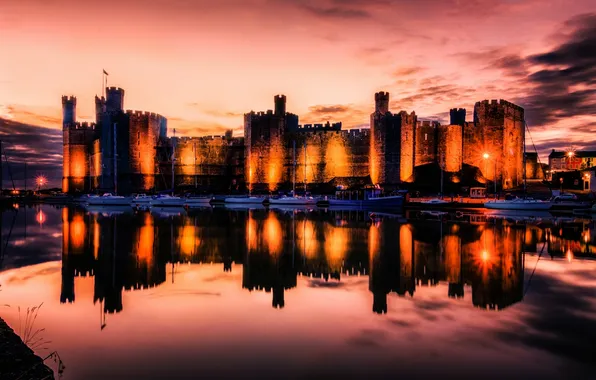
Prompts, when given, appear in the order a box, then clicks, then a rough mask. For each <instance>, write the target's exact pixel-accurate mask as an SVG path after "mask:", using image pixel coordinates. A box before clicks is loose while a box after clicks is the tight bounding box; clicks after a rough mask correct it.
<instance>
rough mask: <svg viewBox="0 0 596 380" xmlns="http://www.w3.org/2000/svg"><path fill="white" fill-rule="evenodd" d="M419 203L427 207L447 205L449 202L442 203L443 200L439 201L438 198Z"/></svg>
mask: <svg viewBox="0 0 596 380" xmlns="http://www.w3.org/2000/svg"><path fill="white" fill-rule="evenodd" d="M420 203H424V204H427V205H445V204H448V203H449V202H447V201H444V200H442V199H439V198H433V199H429V200H428V201H423V202H420Z"/></svg>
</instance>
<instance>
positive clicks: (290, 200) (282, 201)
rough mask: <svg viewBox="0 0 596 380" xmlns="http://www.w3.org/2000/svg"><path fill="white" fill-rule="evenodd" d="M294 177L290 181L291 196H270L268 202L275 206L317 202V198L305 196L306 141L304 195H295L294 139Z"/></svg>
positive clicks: (310, 204) (302, 204)
mask: <svg viewBox="0 0 596 380" xmlns="http://www.w3.org/2000/svg"><path fill="white" fill-rule="evenodd" d="M293 155H294V157H293V158H294V160H293V161H294V178H293V181H292V196H291V197H288V196H286V195H282V196H281V197H279V198H270V199H269V204H270V205H273V206H276V205H283V206H314V205H316V203H317V200H316V199H314V198H313V197H308V196H306V142H305V143H304V194H305V195H304V197H297V196H296V141H294V154H293Z"/></svg>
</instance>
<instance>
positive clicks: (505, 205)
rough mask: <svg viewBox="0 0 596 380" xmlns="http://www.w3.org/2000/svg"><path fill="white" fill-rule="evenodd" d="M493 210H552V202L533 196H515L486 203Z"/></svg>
mask: <svg viewBox="0 0 596 380" xmlns="http://www.w3.org/2000/svg"><path fill="white" fill-rule="evenodd" d="M484 207H486V208H488V209H491V210H550V208H551V207H552V203H551V202H547V201H541V200H538V199H531V198H526V199H522V198H515V199H511V200H492V201H488V202H485V203H484Z"/></svg>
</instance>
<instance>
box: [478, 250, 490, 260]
mask: <svg viewBox="0 0 596 380" xmlns="http://www.w3.org/2000/svg"><path fill="white" fill-rule="evenodd" d="M480 257H481V258H482V261H484V262H487V261H488V259H489V258H490V256H489V254H488V251H486V250H485V251H482V254H481V256H480Z"/></svg>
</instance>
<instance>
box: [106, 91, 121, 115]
mask: <svg viewBox="0 0 596 380" xmlns="http://www.w3.org/2000/svg"><path fill="white" fill-rule="evenodd" d="M123 109H124V90H123V89H121V88H120V87H107V88H106V111H107V112H110V113H114V112H122V110H123Z"/></svg>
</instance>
